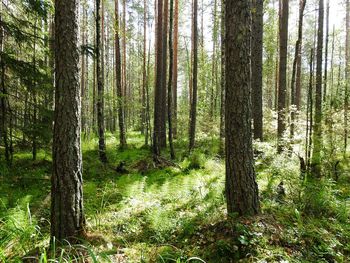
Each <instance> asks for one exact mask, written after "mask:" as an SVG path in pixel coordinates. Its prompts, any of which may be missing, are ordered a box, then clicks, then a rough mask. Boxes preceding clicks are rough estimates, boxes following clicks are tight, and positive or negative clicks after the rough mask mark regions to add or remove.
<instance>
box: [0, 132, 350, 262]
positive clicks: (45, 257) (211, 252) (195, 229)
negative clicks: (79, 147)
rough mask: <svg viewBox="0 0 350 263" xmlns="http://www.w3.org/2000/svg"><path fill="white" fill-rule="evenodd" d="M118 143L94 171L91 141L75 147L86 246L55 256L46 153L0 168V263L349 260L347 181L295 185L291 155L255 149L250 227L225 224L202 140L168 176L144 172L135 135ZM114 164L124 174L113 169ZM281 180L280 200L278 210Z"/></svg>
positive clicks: (180, 155) (209, 143)
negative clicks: (256, 193)
mask: <svg viewBox="0 0 350 263" xmlns="http://www.w3.org/2000/svg"><path fill="white" fill-rule="evenodd" d="M128 143H129V146H128V149H126V150H124V151H121V150H119V149H118V148H117V139H116V138H115V137H114V136H112V135H111V134H108V135H107V156H108V160H109V163H108V165H103V164H101V163H100V162H99V159H98V152H97V139H96V138H89V139H88V138H86V139H84V141H83V166H84V175H83V177H84V204H85V213H86V218H87V229H88V232H89V239H88V241H86V242H84V243H83V244H82V245H81V246H70V245H67V246H65V247H63V248H62V249H61V250H59V251H56V252H55V253H53V252H52V251H48V250H46V248H48V242H49V214H50V211H49V205H50V201H49V192H50V180H49V177H50V173H51V157H50V154H49V153H45V152H44V151H40V152H39V154H38V161H35V162H32V161H31V155H30V153H29V152H20V153H16V155H15V158H14V166H13V167H12V168H11V169H7V168H5V166H0V169H1V172H2V176H1V177H0V183H1V189H0V190H1V191H0V261H4V262H20V261H21V259H22V257H23V256H25V255H26V256H28V255H31V256H33V257H37V260H38V261H40V262H50V259H54V258H55V259H56V260H57V261H58V262H72V261H74V260H75V259H76V258H77V257H79V258H89V259H90V261H92V262H118V260H119V261H120V262H203V261H201V260H204V261H205V262H230V260H239V259H242V260H243V261H245V262H257V261H261V262H263V261H264V260H265V261H268V262H278V261H282V260H288V261H289V262H301V261H302V262H332V261H333V262H335V261H336V262H346V261H348V260H349V255H350V246H349V244H350V227H349V225H350V224H349V204H350V203H349V195H350V191H349V187H348V184H349V182H350V180H349V176H348V175H346V174H345V173H344V174H343V175H342V176H341V179H340V181H339V183H337V184H335V183H334V182H332V181H331V180H328V179H325V180H324V181H322V183H321V184H318V185H313V184H305V182H303V181H301V180H300V179H299V171H298V161H297V158H296V157H295V156H294V157H293V156H292V157H290V156H276V155H275V152H274V146H273V145H271V144H269V143H258V144H256V145H255V147H256V148H257V149H259V150H260V151H262V152H263V153H264V154H263V155H261V156H259V158H258V159H257V160H256V171H257V176H258V183H259V188H260V193H261V200H262V203H261V205H262V211H263V213H262V215H260V216H258V217H257V218H254V219H253V218H240V219H235V218H231V219H227V216H226V212H225V199H224V177H225V176H224V174H225V169H224V161H223V160H222V159H220V158H219V157H218V156H217V155H216V153H217V151H218V141H217V140H216V139H211V138H202V139H201V140H199V142H198V144H197V150H196V151H195V152H194V153H192V154H191V155H190V156H189V155H188V153H187V145H186V141H182V140H178V141H176V143H175V146H176V150H177V152H176V153H177V159H176V163H177V164H178V167H166V168H163V169H158V168H155V167H154V166H153V165H152V158H151V155H150V150H149V149H147V148H146V147H143V137H142V136H141V135H139V134H138V133H134V132H132V133H129V138H128ZM164 155H167V156H169V154H168V153H167V152H166V153H164ZM286 160H287V161H286ZM121 162H125V168H126V169H127V170H128V172H127V173H125V174H118V173H117V172H116V171H115V169H114V168H115V167H117V166H118V165H119V164H120V163H121ZM281 181H284V183H285V188H286V192H287V196H286V198H285V200H284V202H282V203H278V202H276V187H277V185H278V184H279V183H280V182H281ZM316 190H320V191H316ZM316 192H317V194H316ZM311 193H312V194H311ZM123 260H124V261H123Z"/></svg>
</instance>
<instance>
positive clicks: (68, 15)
mask: <svg viewBox="0 0 350 263" xmlns="http://www.w3.org/2000/svg"><path fill="white" fill-rule="evenodd" d="M55 32H56V37H55V62H56V63H55V65H56V76H57V77H56V85H55V88H56V97H55V118H54V120H55V122H54V123H55V124H54V140H53V156H52V157H53V158H52V159H53V175H52V188H51V240H52V241H53V237H55V239H56V240H58V241H63V240H68V241H69V242H73V243H74V242H78V238H81V237H82V236H83V234H84V227H85V218H84V211H83V210H84V209H83V186H82V180H83V179H82V155H81V147H80V132H81V124H80V122H81V103H80V86H79V47H78V1H77V0H73V1H72V0H60V1H55Z"/></svg>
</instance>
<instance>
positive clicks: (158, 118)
mask: <svg viewBox="0 0 350 263" xmlns="http://www.w3.org/2000/svg"><path fill="white" fill-rule="evenodd" d="M162 32H163V0H158V4H157V25H156V41H155V44H156V63H155V67H156V76H155V90H154V131H153V154H154V157H155V158H157V157H158V156H159V155H160V149H161V122H162V113H161V111H162V108H163V107H162V88H163V85H162V77H163V76H162V73H163V69H162V67H163V49H162V45H163V35H162Z"/></svg>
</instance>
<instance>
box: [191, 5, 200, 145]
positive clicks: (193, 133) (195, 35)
mask: <svg viewBox="0 0 350 263" xmlns="http://www.w3.org/2000/svg"><path fill="white" fill-rule="evenodd" d="M197 75H198V0H194V2H193V76H192V81H193V84H192V88H193V94H192V101H191V108H190V134H189V135H190V136H189V151H192V150H193V148H194V144H195V136H196V121H197V77H198V76H197Z"/></svg>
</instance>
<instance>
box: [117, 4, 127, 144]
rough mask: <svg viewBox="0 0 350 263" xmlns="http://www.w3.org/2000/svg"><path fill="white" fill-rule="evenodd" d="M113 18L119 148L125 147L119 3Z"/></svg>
mask: <svg viewBox="0 0 350 263" xmlns="http://www.w3.org/2000/svg"><path fill="white" fill-rule="evenodd" d="M114 16H115V75H116V86H117V87H116V90H117V100H118V123H119V144H120V148H121V149H124V148H125V147H126V132H125V107H124V96H123V88H122V69H121V65H122V63H121V56H120V37H119V30H120V28H119V1H118V0H115V2H114Z"/></svg>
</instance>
